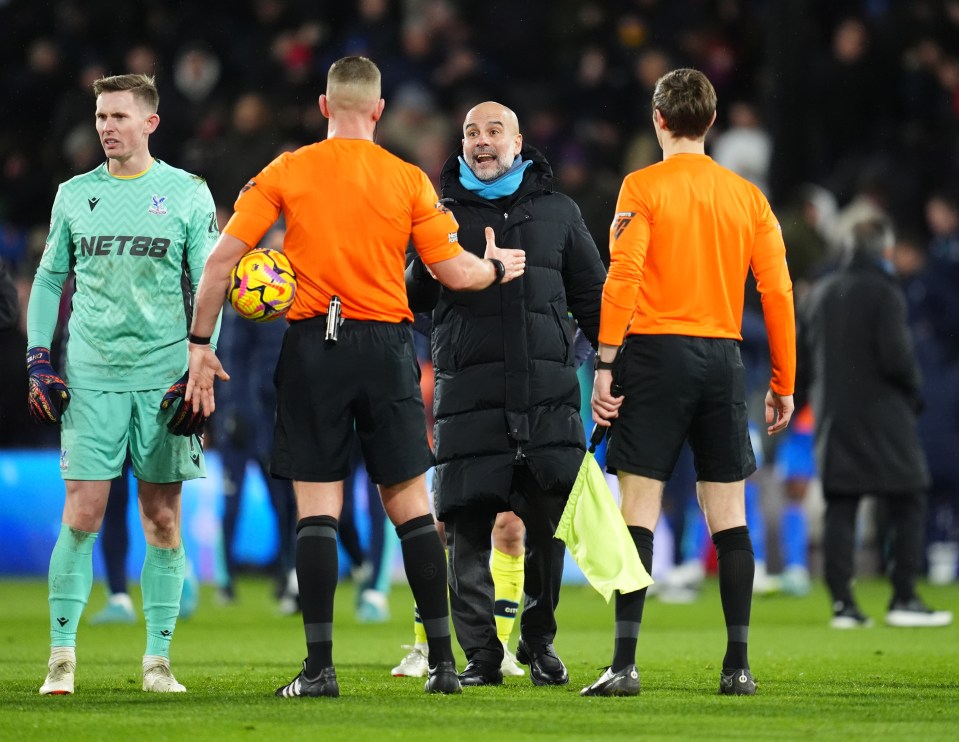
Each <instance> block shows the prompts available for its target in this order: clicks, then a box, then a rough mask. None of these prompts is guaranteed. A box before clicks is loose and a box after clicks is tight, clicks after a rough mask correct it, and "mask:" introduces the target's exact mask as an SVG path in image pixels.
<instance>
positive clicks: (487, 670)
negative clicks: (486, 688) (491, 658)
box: [460, 660, 503, 686]
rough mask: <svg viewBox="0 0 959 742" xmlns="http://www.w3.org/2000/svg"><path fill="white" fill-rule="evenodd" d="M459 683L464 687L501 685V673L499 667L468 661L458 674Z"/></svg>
mask: <svg viewBox="0 0 959 742" xmlns="http://www.w3.org/2000/svg"><path fill="white" fill-rule="evenodd" d="M460 683H461V684H462V685H464V686H474V685H502V684H503V671H502V670H501V669H500V666H499V665H494V664H492V663H490V662H480V661H479V660H470V661H469V662H468V663H467V665H466V667H465V668H464V669H463V672H461V673H460Z"/></svg>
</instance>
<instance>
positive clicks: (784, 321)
mask: <svg viewBox="0 0 959 742" xmlns="http://www.w3.org/2000/svg"><path fill="white" fill-rule="evenodd" d="M609 247H610V250H609V251H610V260H611V262H610V266H609V274H608V276H607V278H606V285H605V286H604V288H603V307H602V314H601V318H600V329H599V340H600V342H602V343H605V344H607V345H620V344H621V343H622V342H623V338H624V337H625V335H626V334H637V335H689V336H694V337H716V338H733V339H736V340H742V335H741V334H740V330H741V327H742V321H743V293H744V291H743V286H744V284H745V281H746V276H747V271H748V270H750V269H752V271H753V275H754V276H755V277H756V284H757V287H758V289H759V293H760V294H761V296H762V302H763V316H764V318H765V323H766V332H767V334H768V336H769V350H770V357H771V359H772V381H771V384H770V386H771V388H772V390H773V391H774V392H776V393H777V394H783V395H786V394H792V393H793V388H794V386H795V382H796V319H795V309H794V307H793V296H792V281H791V280H790V279H789V271H788V269H787V268H786V246H785V244H784V243H783V238H782V231H781V230H780V227H779V222H778V221H777V220H776V217H775V216H774V215H773V212H772V209H771V208H770V206H769V202H768V201H767V200H766V197H765V196H763V194H762V192H761V191H760V190H759V189H758V188H756V186H754V185H753V184H752V183H750V182H749V181H747V180H745V179H744V178H741V177H740V176H738V175H736V174H735V173H733V172H732V171H730V170H727V169H726V168H723V167H721V166H719V165H717V164H716V163H715V162H713V160H712V159H711V158H710V157H708V156H707V155H700V154H676V155H672V156H670V157H668V158H667V159H665V160H663V161H662V162H659V163H657V164H655V165H651V166H649V167H646V168H643V169H642V170H637V171H636V172H633V173H630V174H629V175H628V176H626V179H625V180H624V181H623V186H622V189H621V190H620V193H619V200H618V201H617V203H616V216H615V218H614V219H613V224H612V226H611V227H610V236H609Z"/></svg>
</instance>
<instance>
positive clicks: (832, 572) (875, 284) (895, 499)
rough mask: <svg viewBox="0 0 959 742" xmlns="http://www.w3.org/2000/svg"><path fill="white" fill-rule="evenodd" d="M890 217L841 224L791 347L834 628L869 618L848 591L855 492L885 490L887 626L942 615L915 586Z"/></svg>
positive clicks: (910, 359) (912, 364)
mask: <svg viewBox="0 0 959 742" xmlns="http://www.w3.org/2000/svg"><path fill="white" fill-rule="evenodd" d="M892 245H893V235H892V229H891V227H890V225H889V224H888V222H886V221H885V220H876V219H873V220H867V221H863V222H860V223H859V224H857V225H856V226H855V227H854V229H853V230H852V234H851V238H850V242H849V244H848V245H847V246H846V248H847V249H846V254H845V256H844V258H845V259H844V262H843V264H842V266H841V268H840V269H839V270H838V271H837V272H835V273H833V274H831V275H829V276H827V277H825V278H823V279H821V280H820V281H819V282H817V283H816V285H815V286H814V287H813V289H812V291H811V293H810V295H809V298H808V300H807V302H806V303H805V305H804V306H803V307H802V309H801V314H800V328H801V333H800V338H801V340H800V343H801V345H800V347H801V348H802V352H803V354H804V356H805V360H806V362H805V364H804V368H805V369H806V373H808V379H807V383H808V384H809V390H810V401H811V404H812V408H813V412H814V414H815V420H816V458H817V465H818V468H819V473H820V477H821V478H822V484H823V492H824V495H825V498H826V515H825V533H824V550H825V575H826V584H827V587H828V588H829V592H830V595H831V597H832V601H833V618H832V621H831V625H832V626H833V627H834V628H856V627H860V626H869V625H871V621H870V620H869V618H867V617H866V616H865V615H864V614H863V613H862V611H860V609H859V606H858V605H857V604H856V600H855V597H854V596H853V593H852V578H853V551H854V547H855V541H856V537H855V522H856V513H857V510H858V506H859V501H860V499H861V498H862V496H863V495H867V494H868V495H878V496H881V497H884V498H885V499H886V502H887V505H888V508H889V515H890V522H891V523H892V524H893V528H894V529H895V534H894V536H893V540H892V557H893V561H894V567H893V570H892V584H893V596H892V600H891V601H890V604H889V612H888V613H887V614H886V623H887V624H889V625H891V626H945V625H947V624H949V623H951V621H952V613H950V612H948V611H933V610H931V609H930V608H928V607H927V606H926V605H925V603H923V601H922V600H921V599H920V598H919V597H918V596H917V594H916V589H915V588H916V578H917V576H918V574H919V572H920V569H921V565H922V534H923V525H924V511H925V504H926V499H925V498H926V495H925V490H926V488H927V487H928V485H929V469H928V466H927V464H926V458H925V455H924V453H923V450H922V447H921V446H920V443H919V437H918V434H917V418H918V415H919V412H920V411H921V409H922V404H923V402H922V394H921V390H922V380H921V375H920V372H919V366H918V364H917V362H916V355H915V351H914V350H913V346H912V341H911V339H910V336H909V328H908V325H907V321H906V303H905V300H904V298H903V295H902V291H901V290H900V288H899V287H898V285H897V284H896V282H895V280H894V279H893V277H892V275H891V274H890V269H889V267H888V266H889V265H890V264H889V260H890V259H891V255H892Z"/></svg>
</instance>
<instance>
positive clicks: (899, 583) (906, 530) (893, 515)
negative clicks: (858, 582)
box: [823, 490, 926, 603]
mask: <svg viewBox="0 0 959 742" xmlns="http://www.w3.org/2000/svg"><path fill="white" fill-rule="evenodd" d="M825 497H826V516H825V532H824V534H823V541H824V544H823V545H824V551H825V577H826V585H827V587H828V588H829V593H830V596H831V597H832V600H833V601H834V602H835V601H840V600H841V601H843V602H845V603H849V602H854V600H853V595H852V578H853V572H854V569H853V565H854V559H855V548H856V514H857V512H858V510H859V501H860V500H861V499H862V495H861V494H846V493H836V492H830V491H828V490H827V491H826V492H825ZM883 504H884V505H885V507H886V508H887V511H888V513H889V524H890V531H891V534H890V536H891V537H890V539H889V549H890V552H889V557H890V559H889V564H890V570H889V571H890V578H891V580H892V586H893V591H894V595H893V597H894V599H897V600H908V599H909V598H912V597H913V596H914V595H915V590H916V579H917V578H918V576H919V573H920V571H921V569H922V546H923V527H924V523H925V511H926V496H925V495H924V494H923V493H920V492H911V493H907V494H897V495H885V496H884V500H883ZM881 546H882V548H885V547H886V544H882V545H881Z"/></svg>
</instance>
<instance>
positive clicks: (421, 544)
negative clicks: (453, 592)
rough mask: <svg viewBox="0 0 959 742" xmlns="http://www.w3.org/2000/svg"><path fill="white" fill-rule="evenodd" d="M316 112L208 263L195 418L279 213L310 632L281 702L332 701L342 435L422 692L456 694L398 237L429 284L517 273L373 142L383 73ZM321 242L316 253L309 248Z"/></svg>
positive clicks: (200, 301)
mask: <svg viewBox="0 0 959 742" xmlns="http://www.w3.org/2000/svg"><path fill="white" fill-rule="evenodd" d="M319 105H320V110H321V112H322V113H323V116H324V117H326V118H328V119H329V128H328V133H327V139H326V140H325V141H321V142H318V143H316V144H312V145H309V146H307V147H303V148H301V149H299V150H297V151H296V152H293V153H285V154H283V155H280V157H278V158H277V159H275V160H274V161H273V162H272V163H270V164H269V165H267V167H266V168H264V169H263V170H262V171H261V172H260V173H259V174H257V175H255V176H254V177H253V179H252V180H250V181H249V182H248V183H247V185H246V186H245V187H244V189H243V191H242V193H241V194H240V197H239V198H238V199H237V202H236V206H235V212H234V214H233V217H232V218H231V219H230V222H229V223H228V224H227V226H226V228H225V229H224V234H223V235H222V236H221V238H220V241H219V242H218V243H217V246H216V247H215V248H214V250H213V252H212V254H211V256H210V259H209V260H208V261H207V264H206V268H205V269H204V275H203V278H202V280H201V282H200V288H199V292H198V298H197V309H196V314H195V316H194V319H193V328H192V331H191V333H190V341H191V348H190V354H191V359H190V382H189V386H188V389H187V394H188V396H189V397H190V399H191V400H192V402H193V408H194V410H199V411H202V412H203V413H204V414H207V415H208V414H210V413H212V412H213V411H214V409H215V402H214V393H213V381H214V378H215V377H217V378H220V379H221V380H227V379H229V376H228V375H227V373H226V372H225V371H224V370H223V367H222V365H221V364H220V362H219V360H218V359H217V357H216V354H215V353H214V352H213V350H212V348H211V346H210V344H209V343H210V335H211V333H212V332H213V329H214V326H215V320H216V313H217V311H218V310H219V308H220V307H221V306H222V303H223V300H224V295H225V289H226V287H227V285H228V282H229V275H230V271H231V270H232V269H233V267H234V266H235V265H236V263H237V261H238V260H239V259H240V257H242V256H243V255H244V254H245V253H246V252H247V251H249V250H250V249H251V248H252V247H253V246H254V245H256V244H257V243H258V242H259V241H260V239H261V238H262V237H263V235H264V234H265V233H266V231H267V230H268V229H269V228H270V226H271V225H272V224H273V222H275V221H276V219H277V218H278V217H279V216H280V213H281V212H282V213H283V215H284V216H285V218H286V230H287V231H286V237H285V239H284V252H285V253H286V255H287V257H288V258H289V260H290V263H291V264H292V266H293V269H294V271H295V273H296V275H297V292H296V295H295V298H294V302H293V306H292V308H291V309H290V312H289V314H288V317H289V319H290V321H291V324H290V328H289V329H288V330H287V333H286V335H285V337H284V342H283V350H282V352H281V354H280V358H279V360H278V362H277V368H276V373H275V377H274V378H275V379H276V386H277V417H276V434H275V437H274V444H273V457H272V461H271V472H272V473H273V474H274V475H276V476H280V477H285V478H288V479H292V480H293V482H294V490H295V493H296V500H297V509H298V512H299V516H300V520H299V523H298V525H297V544H296V571H297V577H298V581H299V587H300V605H301V608H302V611H303V623H304V629H305V633H306V645H307V658H306V660H304V662H303V669H302V671H301V672H300V673H299V674H298V675H297V676H296V677H295V678H294V679H293V680H292V681H291V682H290V683H288V684H287V685H284V686H282V687H281V688H279V689H277V691H276V694H277V695H278V696H284V697H293V696H338V695H339V685H338V683H337V680H336V670H335V669H334V666H333V598H334V593H335V591H336V582H337V577H338V568H337V545H336V527H337V515H338V514H339V512H340V509H341V507H342V500H343V491H342V488H343V479H344V478H345V476H346V474H347V473H348V472H349V453H350V444H351V442H352V440H353V432H354V428H355V430H356V432H357V433H358V434H359V437H360V440H361V441H362V443H363V458H364V460H365V461H366V463H367V466H368V467H369V475H370V478H371V479H372V480H373V481H374V482H376V483H377V484H379V486H380V495H381V498H382V500H383V507H384V509H385V510H386V513H387V515H388V516H389V518H390V520H391V521H392V522H393V523H394V525H396V529H397V535H398V536H399V537H400V541H401V545H402V551H403V561H404V564H405V566H406V574H407V579H408V580H409V582H410V586H411V588H412V590H413V596H414V598H415V600H416V602H417V605H418V606H419V608H420V613H421V614H422V616H423V621H424V625H425V626H426V634H427V641H428V643H429V655H430V656H429V663H430V670H429V679H428V680H427V682H426V691H427V692H430V693H458V692H460V691H461V688H460V683H459V679H458V678H457V675H456V666H455V662H454V659H453V650H452V644H451V640H450V629H449V609H448V607H447V600H446V585H445V583H446V579H445V578H446V558H445V555H444V553H443V546H442V544H441V543H440V540H439V537H438V535H437V532H436V527H435V525H434V522H433V516H432V515H430V512H429V506H428V499H427V493H426V484H425V476H424V472H425V471H426V470H427V469H428V468H429V467H430V465H431V464H432V458H433V457H432V453H431V452H430V448H429V445H428V443H427V439H426V420H425V411H424V409H423V398H422V395H421V393H420V388H419V379H418V375H419V366H418V364H417V362H416V358H415V352H414V349H413V337H412V329H411V327H410V325H411V321H412V319H413V315H412V313H411V312H410V310H409V307H408V306H407V302H406V296H405V291H404V287H403V275H402V271H403V262H404V254H405V251H406V247H407V244H408V242H409V240H410V239H411V238H412V240H413V244H414V245H415V246H416V248H417V250H418V251H420V252H421V254H422V256H423V258H424V260H425V261H426V262H427V264H429V265H430V266H431V269H432V270H433V272H434V273H435V274H436V275H437V277H438V278H439V280H440V281H442V282H444V283H445V284H447V285H449V286H451V287H453V288H457V289H461V290H468V289H473V290H480V289H483V288H486V287H488V286H490V285H492V284H493V283H496V282H505V281H507V280H512V279H514V278H517V277H518V276H520V275H522V274H523V272H524V269H525V257H524V255H523V253H522V251H519V250H509V249H500V248H498V247H497V246H496V245H495V244H494V241H493V239H492V230H490V235H489V237H488V240H487V249H486V255H487V257H488V258H489V259H487V260H482V259H480V258H478V257H476V256H475V255H473V254H471V253H469V252H465V251H464V250H463V248H462V247H461V246H460V245H459V242H458V240H457V234H456V233H457V225H456V222H455V220H454V219H453V218H452V217H451V216H449V214H447V213H445V212H444V210H443V209H439V208H436V192H435V191H434V190H433V187H432V186H431V185H430V183H429V181H428V180H427V178H426V175H425V173H423V171H422V170H419V169H418V168H416V167H415V166H413V165H409V164H408V163H406V162H404V161H402V160H400V159H399V158H397V157H395V156H394V155H391V154H389V153H388V152H386V151H385V150H383V149H381V148H380V147H378V146H377V145H376V144H374V143H373V134H374V131H375V129H376V124H377V122H378V121H379V119H380V117H381V116H382V114H383V108H384V105H385V104H384V101H383V99H382V98H381V97H380V72H379V69H378V68H377V67H376V65H375V64H374V63H373V62H371V61H370V60H369V59H366V58H365V57H345V58H343V59H340V60H338V61H337V62H335V63H334V64H333V65H332V66H331V67H330V71H329V74H328V78H327V88H326V93H325V94H323V95H321V96H320V100H319ZM317 239H322V240H323V243H324V249H323V250H321V251H320V250H316V249H315V244H316V242H315V241H316V240H317Z"/></svg>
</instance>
